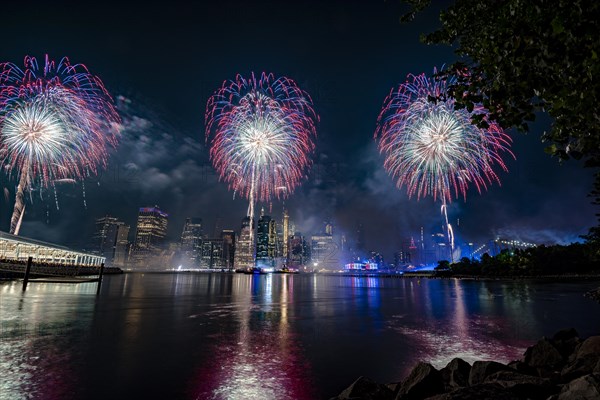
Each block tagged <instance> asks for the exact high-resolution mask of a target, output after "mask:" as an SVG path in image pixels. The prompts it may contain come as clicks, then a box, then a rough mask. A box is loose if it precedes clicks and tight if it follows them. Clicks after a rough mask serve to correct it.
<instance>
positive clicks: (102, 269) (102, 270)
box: [96, 263, 104, 295]
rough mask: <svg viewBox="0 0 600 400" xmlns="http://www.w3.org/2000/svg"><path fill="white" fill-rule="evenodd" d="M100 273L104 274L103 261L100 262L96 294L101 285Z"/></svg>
mask: <svg viewBox="0 0 600 400" xmlns="http://www.w3.org/2000/svg"><path fill="white" fill-rule="evenodd" d="M102 275H104V263H102V264H100V275H98V287H97V288H96V295H99V294H100V286H102Z"/></svg>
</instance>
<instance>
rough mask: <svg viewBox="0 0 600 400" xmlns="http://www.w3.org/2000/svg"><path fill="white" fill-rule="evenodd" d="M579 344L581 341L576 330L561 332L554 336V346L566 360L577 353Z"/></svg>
mask: <svg viewBox="0 0 600 400" xmlns="http://www.w3.org/2000/svg"><path fill="white" fill-rule="evenodd" d="M579 343H581V340H580V339H579V334H578V333H577V331H576V330H575V329H574V328H570V329H563V330H560V331H558V332H556V333H555V334H554V336H552V344H553V345H554V347H555V348H556V349H557V350H558V352H559V353H560V354H561V355H562V356H563V359H565V360H568V359H569V356H570V355H571V354H573V352H575V349H576V348H577V345H579Z"/></svg>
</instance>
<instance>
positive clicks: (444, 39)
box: [402, 0, 600, 235]
mask: <svg viewBox="0 0 600 400" xmlns="http://www.w3.org/2000/svg"><path fill="white" fill-rule="evenodd" d="M405 1H406V2H407V3H409V4H410V5H411V10H410V12H408V13H407V14H405V15H404V16H403V17H402V20H404V21H410V20H412V19H413V18H414V17H415V15H416V14H417V13H418V12H419V11H422V10H423V9H425V8H427V7H429V6H430V3H431V0H405ZM440 22H441V26H440V27H439V29H438V30H437V31H435V32H432V33H428V34H425V35H423V36H422V40H423V41H424V42H425V43H428V44H443V43H445V44H449V45H452V46H453V47H454V48H455V53H456V54H457V55H458V56H459V61H458V62H456V63H454V64H452V65H450V66H449V67H448V68H447V69H446V71H445V72H443V73H442V75H443V74H453V75H455V76H456V77H457V79H458V81H457V84H456V85H454V86H453V87H452V88H451V91H450V95H451V96H452V97H454V98H455V99H456V101H457V104H458V106H459V107H465V108H467V109H469V110H472V109H473V105H474V104H475V103H482V104H483V105H484V106H485V107H486V108H487V109H488V110H489V111H490V117H491V119H493V120H495V121H497V122H498V123H499V124H500V125H501V126H502V127H503V128H505V129H508V128H517V129H519V130H521V131H527V130H528V129H529V123H530V122H532V121H534V120H535V119H536V116H539V115H540V113H543V114H547V115H549V116H550V117H551V118H552V126H551V128H550V130H549V131H548V132H545V133H544V134H543V136H542V137H543V139H544V140H545V141H548V143H549V145H548V147H547V148H546V151H547V152H548V153H550V154H552V155H553V156H557V157H559V158H560V159H561V160H564V159H568V158H575V159H583V160H585V165H586V166H589V167H598V166H600V62H599V61H600V60H599V57H600V2H599V1H597V0H486V1H481V0H455V1H454V3H453V5H451V6H449V7H448V8H446V9H444V10H443V11H442V12H441V14H440ZM473 123H475V124H478V125H485V121H484V120H483V119H482V118H475V119H474V120H473ZM598 188H600V174H597V175H596V191H598V190H599V189H598ZM595 196H596V199H598V193H597V192H596V195H595ZM599 229H600V228H599ZM590 233H591V234H592V233H593V232H590ZM596 234H597V235H598V234H600V232H596Z"/></svg>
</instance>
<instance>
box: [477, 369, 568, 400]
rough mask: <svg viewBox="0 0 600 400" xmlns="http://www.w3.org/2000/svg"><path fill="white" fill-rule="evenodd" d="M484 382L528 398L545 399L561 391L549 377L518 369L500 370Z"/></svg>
mask: <svg viewBox="0 0 600 400" xmlns="http://www.w3.org/2000/svg"><path fill="white" fill-rule="evenodd" d="M484 383H496V384H498V385H500V386H502V387H503V388H505V389H508V390H510V392H511V393H513V394H515V395H516V396H518V397H521V398H527V399H540V400H543V399H546V398H547V397H548V396H550V395H552V394H554V393H557V392H558V391H559V389H558V387H556V386H553V385H552V384H551V383H550V380H548V379H544V378H540V377H537V376H531V375H525V374H521V373H519V372H517V371H498V372H496V373H494V374H492V375H490V376H488V377H487V378H485V381H484Z"/></svg>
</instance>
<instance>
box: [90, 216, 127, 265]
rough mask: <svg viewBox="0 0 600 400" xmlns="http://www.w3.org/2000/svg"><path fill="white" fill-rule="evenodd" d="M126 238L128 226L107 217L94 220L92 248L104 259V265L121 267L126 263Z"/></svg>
mask: <svg viewBox="0 0 600 400" xmlns="http://www.w3.org/2000/svg"><path fill="white" fill-rule="evenodd" d="M128 236H129V226H128V225H125V223H123V222H122V221H119V220H118V219H117V218H115V217H111V216H108V215H107V216H104V217H102V218H98V219H96V232H95V234H94V237H93V239H94V245H93V247H94V248H95V251H96V252H97V253H98V254H100V255H101V256H102V257H106V264H108V265H115V266H123V265H124V264H125V262H126V261H127V245H128Z"/></svg>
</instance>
